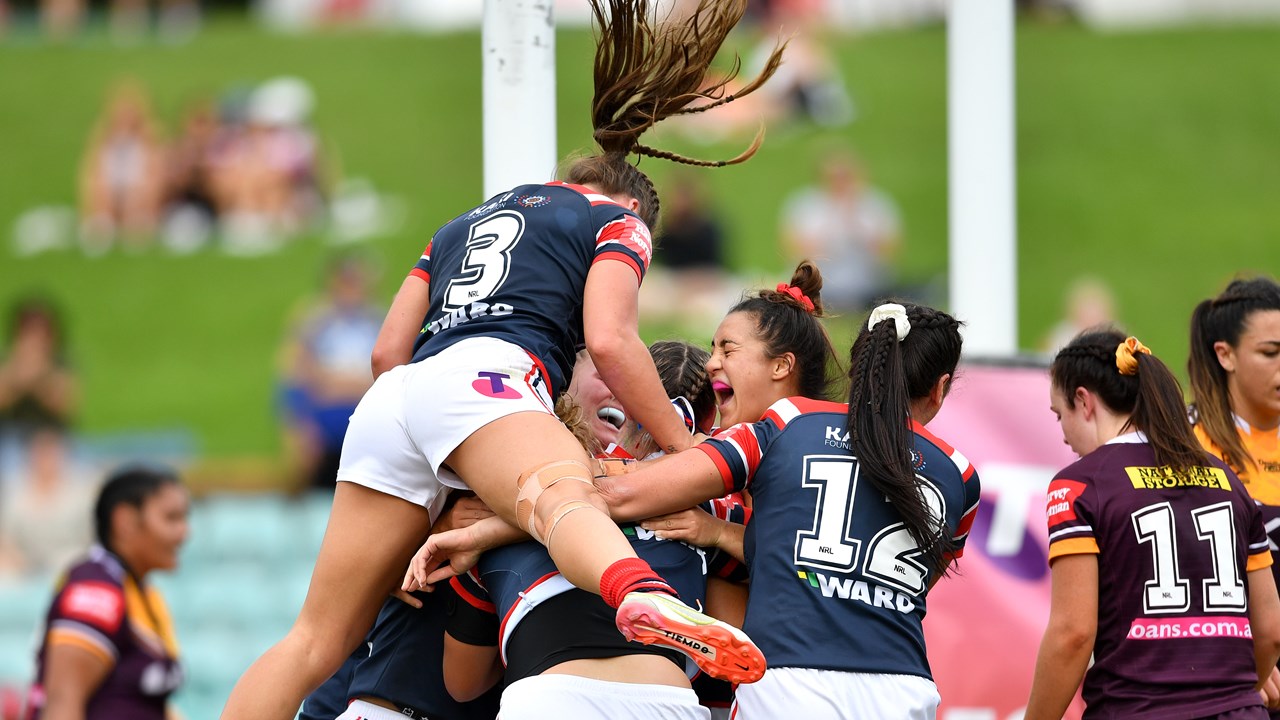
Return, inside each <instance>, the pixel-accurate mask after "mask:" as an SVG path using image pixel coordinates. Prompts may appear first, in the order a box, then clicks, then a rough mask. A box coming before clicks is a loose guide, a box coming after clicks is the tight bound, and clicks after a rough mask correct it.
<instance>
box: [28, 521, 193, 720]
mask: <svg viewBox="0 0 1280 720" xmlns="http://www.w3.org/2000/svg"><path fill="white" fill-rule="evenodd" d="M55 644H64V645H74V646H75V647H78V648H81V649H83V650H86V651H88V652H90V653H93V654H94V655H97V656H98V657H99V658H101V659H102V661H103V662H104V663H106V664H107V665H109V666H110V667H111V671H110V672H109V673H108V674H107V677H106V679H105V680H103V681H102V685H100V686H99V687H98V690H97V691H96V692H95V693H94V694H93V695H92V696H91V697H90V698H89V705H88V708H87V710H86V712H85V720H120V719H121V718H129V720H164V718H165V703H166V702H167V700H168V697H169V695H170V694H171V693H172V692H173V691H174V690H175V689H176V688H177V687H178V685H179V684H181V682H182V666H181V665H180V664H179V663H178V647H177V642H176V641H175V640H174V634H173V623H172V622H171V621H170V619H169V613H168V610H167V609H166V607H165V604H164V601H163V600H162V599H161V598H160V594H159V593H158V592H156V591H155V590H153V589H152V588H148V587H140V586H139V585H138V583H137V582H135V581H134V579H133V577H132V576H130V575H129V574H128V573H127V572H126V571H125V569H124V566H123V565H121V563H120V559H119V558H117V557H116V556H115V555H113V554H112V553H110V552H108V551H107V550H105V549H103V548H101V547H96V546H95V547H94V548H93V549H92V550H90V551H89V557H88V558H87V559H85V560H84V561H83V562H81V563H79V564H77V565H75V566H73V567H72V568H71V569H70V570H69V571H67V574H66V577H65V578H64V580H63V581H62V583H61V586H60V587H59V588H58V591H57V593H56V594H55V595H54V598H53V605H52V607H50V608H49V614H48V616H47V619H46V621H45V631H44V642H43V643H42V644H41V647H40V656H39V664H38V674H37V676H36V684H35V685H34V686H32V688H31V699H30V703H29V707H28V718H29V720H38V718H40V716H41V714H42V711H43V709H44V704H45V694H44V682H45V661H46V660H45V658H46V654H47V653H48V649H49V647H50V646H51V645H55Z"/></svg>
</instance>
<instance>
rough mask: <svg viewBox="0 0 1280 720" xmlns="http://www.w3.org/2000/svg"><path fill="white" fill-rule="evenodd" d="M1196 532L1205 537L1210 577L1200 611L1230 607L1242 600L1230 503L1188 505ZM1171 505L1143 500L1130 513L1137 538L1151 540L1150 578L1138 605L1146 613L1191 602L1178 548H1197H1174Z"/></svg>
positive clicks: (1177, 609) (1184, 606)
mask: <svg viewBox="0 0 1280 720" xmlns="http://www.w3.org/2000/svg"><path fill="white" fill-rule="evenodd" d="M1191 517H1192V519H1193V520H1194V521H1195V526H1196V536H1197V537H1198V538H1200V540H1203V541H1206V542H1208V543H1209V548H1208V549H1209V555H1210V559H1211V560H1212V561H1213V577H1211V578H1207V579H1205V580H1204V587H1203V596H1204V610H1205V612H1213V611H1222V610H1235V611H1243V610H1245V609H1246V606H1247V596H1246V595H1245V590H1244V581H1243V580H1242V579H1241V577H1240V569H1239V567H1238V566H1237V564H1236V523H1235V511H1234V510H1232V507H1231V503H1230V502H1229V501H1228V502H1220V503H1216V504H1214V505H1206V506H1205V507H1202V508H1197V509H1195V510H1192V511H1191ZM1175 529H1176V528H1175V525H1174V519H1173V507H1172V506H1171V505H1170V504H1169V503H1167V502H1163V503H1158V504H1156V505H1148V506H1147V507H1144V508H1142V509H1141V510H1138V511H1136V512H1134V513H1133V531H1134V532H1135V533H1137V535H1138V542H1139V543H1148V542H1149V543H1151V557H1152V560H1153V561H1154V562H1155V578H1154V579H1152V580H1148V581H1147V583H1146V592H1145V593H1143V595H1142V608H1143V610H1145V611H1146V612H1147V614H1148V615H1159V614H1164V613H1177V612H1185V611H1187V610H1189V609H1190V608H1191V593H1190V589H1191V583H1190V582H1189V581H1187V580H1183V579H1182V576H1181V574H1180V573H1179V572H1178V553H1179V551H1180V550H1184V551H1199V548H1179V547H1178V534H1177V532H1175Z"/></svg>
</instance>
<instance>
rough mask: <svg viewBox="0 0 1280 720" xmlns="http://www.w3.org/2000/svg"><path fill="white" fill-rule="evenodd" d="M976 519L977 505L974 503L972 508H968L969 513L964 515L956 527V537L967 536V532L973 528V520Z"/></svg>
mask: <svg viewBox="0 0 1280 720" xmlns="http://www.w3.org/2000/svg"><path fill="white" fill-rule="evenodd" d="M976 517H978V504H977V503H974V504H973V507H971V508H969V512H967V513H965V514H964V517H962V518H960V522H959V524H957V525H956V537H964V536H965V535H968V534H969V530H970V529H971V528H972V527H973V519H974V518H976Z"/></svg>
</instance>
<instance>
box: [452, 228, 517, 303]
mask: <svg viewBox="0 0 1280 720" xmlns="http://www.w3.org/2000/svg"><path fill="white" fill-rule="evenodd" d="M523 235H524V217H523V216H522V215H520V213H517V212H511V211H510V210H504V211H502V212H498V213H494V214H493V215H490V216H489V217H487V218H485V219H483V220H481V221H480V222H478V223H476V224H475V225H472V226H471V235H470V237H468V238H467V254H466V256H465V257H463V258H462V270H461V274H459V275H458V277H455V278H454V279H452V280H450V281H449V287H448V288H446V289H445V294H444V310H445V312H451V311H453V310H457V309H458V308H462V307H466V306H467V305H470V304H471V303H474V302H479V301H481V300H485V299H487V298H488V297H489V296H490V295H493V294H494V293H495V292H497V291H498V288H500V287H502V284H503V283H505V282H506V281H507V274H508V273H509V272H510V271H511V251H512V250H513V249H514V248H515V246H516V243H518V242H520V238H521V237H522V236H523Z"/></svg>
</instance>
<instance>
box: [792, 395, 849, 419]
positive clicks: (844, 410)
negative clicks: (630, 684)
mask: <svg viewBox="0 0 1280 720" xmlns="http://www.w3.org/2000/svg"><path fill="white" fill-rule="evenodd" d="M787 399H788V400H790V401H791V404H792V405H795V406H796V409H797V410H799V411H800V412H802V413H816V412H833V413H840V414H841V415H848V414H849V406H848V405H846V404H845V403H838V402H831V401H829V400H814V399H813V398H807V397H791V398H787Z"/></svg>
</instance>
